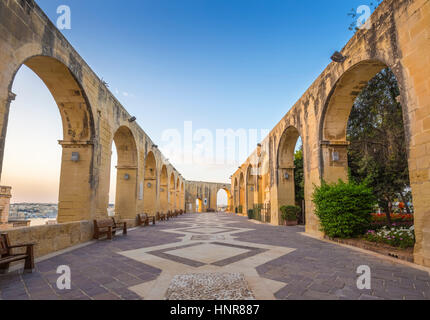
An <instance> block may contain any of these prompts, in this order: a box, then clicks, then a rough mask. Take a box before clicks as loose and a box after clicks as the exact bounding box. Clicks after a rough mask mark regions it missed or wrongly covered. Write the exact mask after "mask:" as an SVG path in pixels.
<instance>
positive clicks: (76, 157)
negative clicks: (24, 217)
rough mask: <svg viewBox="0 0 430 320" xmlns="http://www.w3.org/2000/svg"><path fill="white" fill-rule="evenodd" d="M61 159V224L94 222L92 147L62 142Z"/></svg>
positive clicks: (75, 142) (80, 143)
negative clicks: (92, 220)
mask: <svg viewBox="0 0 430 320" xmlns="http://www.w3.org/2000/svg"><path fill="white" fill-rule="evenodd" d="M59 143H60V145H61V146H62V147H63V154H62V159H61V174H60V191H59V199H58V217H57V221H58V223H65V222H75V221H81V220H86V221H90V220H91V219H92V218H94V216H93V213H95V201H94V198H95V196H94V192H93V191H94V188H95V186H94V185H95V182H94V177H93V172H92V170H93V147H94V146H93V143H92V142H91V141H60V142H59Z"/></svg>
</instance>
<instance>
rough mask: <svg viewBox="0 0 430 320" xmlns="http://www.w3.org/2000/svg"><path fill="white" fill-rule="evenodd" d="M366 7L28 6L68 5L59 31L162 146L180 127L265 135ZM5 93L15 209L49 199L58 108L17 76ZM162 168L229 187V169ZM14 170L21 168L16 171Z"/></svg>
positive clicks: (28, 78)
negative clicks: (12, 96)
mask: <svg viewBox="0 0 430 320" xmlns="http://www.w3.org/2000/svg"><path fill="white" fill-rule="evenodd" d="M370 2H371V1H365V0H332V1H307V2H306V1H296V0H210V1H209V0H127V1H112V0H109V1H102V0H91V1H84V0H73V1H71V0H69V1H67V0H58V1H57V0H38V1H37V3H38V4H39V6H40V7H41V8H42V9H43V10H44V11H45V13H46V14H47V15H48V17H49V18H50V19H51V20H53V21H56V20H57V17H58V14H57V13H56V10H57V7H58V6H59V5H63V4H65V5H68V6H70V8H71V11H72V29H71V30H63V31H62V32H63V33H64V35H65V36H66V37H67V39H68V40H69V41H70V43H71V44H72V45H73V46H74V47H75V49H76V50H77V51H78V52H79V53H80V55H81V56H82V57H83V58H84V59H85V61H86V62H87V63H88V64H89V66H90V67H91V68H92V69H93V70H94V71H95V72H96V73H97V75H98V76H99V77H101V78H103V79H104V80H105V81H106V82H107V83H108V84H109V88H110V90H111V91H112V92H113V93H114V94H115V95H116V97H117V98H118V99H119V101H121V103H122V104H123V105H124V107H125V108H126V109H127V110H128V111H129V112H130V113H131V114H133V115H135V116H136V117H137V119H138V123H139V124H140V126H141V127H142V128H143V129H144V130H145V132H146V133H147V134H148V135H149V136H150V137H151V138H152V139H153V140H154V141H155V142H156V143H157V144H159V145H160V146H163V141H162V134H163V132H165V130H166V129H177V130H179V131H180V132H182V131H183V126H184V121H192V122H193V128H194V129H195V130H197V129H208V130H209V131H212V132H214V133H215V130H216V129H229V128H231V129H234V130H237V129H240V128H244V129H246V130H248V129H258V130H260V129H271V128H273V127H274V126H275V125H276V123H277V122H278V121H279V120H280V119H281V118H282V117H283V116H284V115H285V113H286V112H288V110H289V109H290V107H291V106H292V105H293V104H294V103H295V102H296V101H297V99H299V98H300V96H301V95H302V94H303V93H304V92H305V91H306V89H307V88H308V87H309V85H310V84H311V83H312V82H313V81H314V79H315V78H316V77H317V76H318V75H319V74H320V73H321V71H322V70H324V68H325V67H326V66H327V65H328V64H329V63H330V59H329V58H330V56H331V54H332V53H333V52H334V51H335V50H340V49H341V48H342V47H343V46H344V45H345V44H346V42H347V41H348V40H349V38H350V37H351V36H352V32H351V31H349V30H348V27H349V25H350V23H351V17H349V16H348V15H347V13H348V12H349V11H350V10H351V9H352V8H357V7H358V6H360V5H362V4H370ZM14 91H15V92H16V93H17V94H18V97H17V100H16V101H15V102H14V104H13V105H12V110H11V115H10V122H9V129H8V137H7V142H6V155H5V164H4V173H3V177H2V180H3V181H2V183H3V184H9V185H12V187H14V192H15V200H16V201H18V199H19V201H21V200H24V198H25V199H28V200H33V201H36V200H38V199H39V200H40V201H42V200H43V201H48V200H49V201H52V202H55V199H56V197H57V193H58V192H57V189H58V182H57V183H54V182H52V181H58V175H59V164H60V163H59V161H60V160H59V159H60V152H61V148H60V147H59V146H58V144H57V140H60V139H61V125H60V117H59V114H58V111H57V110H56V106H55V103H54V102H53V99H52V97H50V94H49V92H48V91H47V89H46V88H45V87H44V86H43V83H40V81H39V82H38V80H37V77H35V76H34V75H33V74H32V73H31V71H29V70H26V69H25V68H23V69H22V70H20V72H19V73H18V75H17V78H16V79H15V83H14ZM34 118H37V119H38V120H39V121H37V122H35V121H32V120H34ZM29 132H32V139H29V138H28V137H29ZM53 137H55V138H53ZM260 138H261V137H260ZM29 144H30V145H31V146H35V145H36V146H37V147H34V150H33V152H34V153H33V156H32V157H28V154H27V155H26V154H25V153H24V152H23V150H24V149H25V148H27V146H28V145H29ZM38 150H43V152H41V151H38ZM171 160H172V162H173V164H174V165H175V166H176V167H177V168H178V170H180V171H181V172H182V173H183V176H184V177H185V178H187V179H190V180H192V179H198V180H206V181H219V182H229V176H230V175H231V174H232V173H233V172H234V171H235V169H236V168H237V165H236V164H231V165H225V166H214V165H205V164H204V163H201V164H199V165H187V164H181V163H179V162H178V163H175V159H171ZM242 160H244V159H238V161H239V162H240V161H242ZM18 163H19V164H20V166H19V167H20V168H21V169H22V168H26V169H24V170H18V169H17V168H15V169H14V168H13V167H14V165H15V167H18V166H17V164H18ZM13 164H14V165H13ZM26 170H27V171H29V172H26V173H25V174H26V175H24V173H23V172H22V171H26ZM31 172H33V173H32V174H31ZM19 174H21V175H22V176H26V177H27V178H26V182H25V184H26V185H27V187H26V188H24V186H23V183H21V182H20V184H19V186H18V185H17V184H16V181H18V180H20V179H19V177H18V175H19ZM28 174H30V176H29V175H28ZM55 179H57V180H55ZM14 181H15V182H14ZM46 181H49V183H50V184H49V186H48V183H47V182H46ZM21 185H22V186H21ZM44 186H45V187H46V188H45V187H44ZM36 189H37V190H39V191H40V192H35V193H34V192H33V193H32V192H31V190H36ZM45 189H46V190H45ZM48 189H49V190H51V191H48ZM56 192H57V193H56ZM39 193H40V194H39ZM36 194H37V196H36ZM41 194H43V196H42V195H41ZM30 198H31V199H30Z"/></svg>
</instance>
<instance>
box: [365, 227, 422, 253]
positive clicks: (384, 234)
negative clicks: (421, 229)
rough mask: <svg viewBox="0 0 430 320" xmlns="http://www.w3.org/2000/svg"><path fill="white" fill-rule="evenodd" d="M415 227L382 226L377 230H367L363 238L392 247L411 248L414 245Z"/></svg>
mask: <svg viewBox="0 0 430 320" xmlns="http://www.w3.org/2000/svg"><path fill="white" fill-rule="evenodd" d="M414 230H415V228H414V227H413V226H412V227H410V228H404V227H392V228H388V227H387V226H385V227H383V228H382V229H381V230H379V231H375V230H369V231H367V233H366V235H365V239H367V240H369V241H372V242H382V243H386V244H389V245H390V246H393V247H400V248H403V249H405V248H411V247H413V246H414V245H415V232H414Z"/></svg>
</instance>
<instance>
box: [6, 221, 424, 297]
mask: <svg viewBox="0 0 430 320" xmlns="http://www.w3.org/2000/svg"><path fill="white" fill-rule="evenodd" d="M303 231H304V230H303V228H301V227H288V228H286V227H274V226H269V225H263V224H257V223H253V222H250V221H248V220H247V219H246V218H243V217H237V216H234V215H227V214H215V213H207V214H188V215H184V216H181V217H179V218H176V219H174V220H171V221H169V222H160V223H158V224H157V225H155V226H150V227H146V228H141V229H136V230H134V231H131V232H130V233H129V234H128V235H127V236H125V237H123V236H119V237H117V238H116V239H115V240H113V241H98V242H94V243H91V244H89V245H87V246H84V247H81V248H79V249H76V250H73V251H70V252H68V253H65V254H61V255H58V256H56V257H53V258H50V259H48V260H45V261H43V262H40V263H37V265H36V272H34V273H33V274H25V275H20V274H18V273H12V274H8V275H6V276H0V299H166V298H169V299H195V298H205V299H215V298H219V299H253V298H255V299H275V298H276V299H428V300H430V276H429V273H427V272H424V271H421V270H418V269H415V268H411V267H408V266H405V265H402V264H397V263H392V262H390V261H388V260H386V259H380V258H378V257H375V256H373V255H368V254H365V253H361V252H358V251H355V250H351V249H349V248H345V247H342V246H338V245H335V244H331V243H327V242H323V241H319V240H316V239H313V238H309V237H307V236H304V235H302V234H301V233H302V232H303ZM60 265H67V266H69V267H70V268H71V282H72V287H71V290H64V291H62V290H59V289H58V288H57V286H56V282H57V279H58V277H59V275H58V274H57V273H56V270H57V267H58V266H60ZM361 265H367V266H369V267H370V269H371V271H372V283H371V285H372V289H371V290H359V289H357V285H356V279H357V276H358V275H357V273H356V270H357V267H358V266H361Z"/></svg>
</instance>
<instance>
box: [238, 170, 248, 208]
mask: <svg viewBox="0 0 430 320" xmlns="http://www.w3.org/2000/svg"><path fill="white" fill-rule="evenodd" d="M245 209H246V205H245V177H244V176H243V173H241V174H240V178H239V205H238V207H237V213H239V214H244V213H245Z"/></svg>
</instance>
